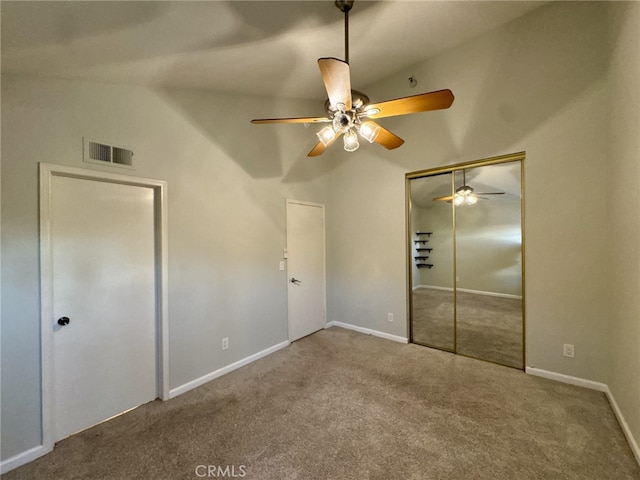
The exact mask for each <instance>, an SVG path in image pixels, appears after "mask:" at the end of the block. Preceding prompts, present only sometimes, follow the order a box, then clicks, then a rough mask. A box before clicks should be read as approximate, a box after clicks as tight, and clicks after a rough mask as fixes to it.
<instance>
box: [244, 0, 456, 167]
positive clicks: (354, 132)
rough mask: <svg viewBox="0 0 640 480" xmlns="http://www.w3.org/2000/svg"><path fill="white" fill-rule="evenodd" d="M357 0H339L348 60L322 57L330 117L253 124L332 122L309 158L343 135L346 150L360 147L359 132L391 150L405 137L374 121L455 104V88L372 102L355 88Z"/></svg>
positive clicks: (263, 120) (259, 121) (346, 58)
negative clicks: (352, 38)
mask: <svg viewBox="0 0 640 480" xmlns="http://www.w3.org/2000/svg"><path fill="white" fill-rule="evenodd" d="M353 2H354V0H335V5H336V6H337V7H338V8H339V9H340V10H341V11H342V12H344V27H345V28H344V31H345V60H344V61H343V60H339V59H337V58H320V59H318V66H319V67H320V73H321V75H322V81H323V82H324V86H325V88H326V90H327V94H328V96H329V99H328V100H327V101H326V102H325V111H326V112H327V116H326V117H301V118H261V119H255V120H251V123H256V124H263V123H307V124H309V123H328V124H329V125H327V126H325V127H324V128H322V130H320V131H319V132H318V133H316V135H317V136H318V139H319V140H320V141H319V142H318V143H317V144H316V146H315V147H313V149H312V150H311V151H310V152H309V153H308V154H307V156H309V157H315V156H318V155H322V153H324V151H325V150H326V149H327V147H329V146H330V145H331V144H333V142H335V141H336V140H337V139H338V138H340V136H343V139H344V149H345V150H346V151H348V152H353V151H354V150H357V149H358V147H359V146H360V144H359V143H358V134H359V135H360V137H362V138H364V139H365V140H367V141H368V142H370V143H373V142H376V143H377V144H379V145H382V146H383V147H385V148H386V149H388V150H392V149H394V148H398V147H399V146H400V145H402V144H403V143H404V140H403V139H401V138H400V137H398V136H397V135H395V134H394V133H392V132H390V131H389V130H387V129H386V128H384V127H383V126H381V125H380V124H378V123H376V122H374V121H372V120H373V119H377V118H384V117H395V116H398V115H407V114H409V113H418V112H426V111H429V110H439V109H445V108H449V107H450V106H451V104H452V103H453V98H454V97H453V93H451V90H438V91H435V92H430V93H422V94H419V95H413V96H410V97H402V98H397V99H395V100H387V101H384V102H380V103H374V104H371V103H369V97H367V96H366V95H365V94H364V93H361V92H358V91H356V90H351V73H350V70H349V10H351V8H352V7H353Z"/></svg>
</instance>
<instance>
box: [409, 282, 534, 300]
mask: <svg viewBox="0 0 640 480" xmlns="http://www.w3.org/2000/svg"><path fill="white" fill-rule="evenodd" d="M421 288H428V289H430V290H444V291H446V292H453V287H439V286H437V285H416V286H415V287H413V290H414V291H415V290H419V289H421ZM457 290H458V292H465V293H473V294H474V295H486V296H488V297H500V298H513V299H516V300H522V295H513V294H511V293H499V292H487V291H484V290H470V289H468V288H457Z"/></svg>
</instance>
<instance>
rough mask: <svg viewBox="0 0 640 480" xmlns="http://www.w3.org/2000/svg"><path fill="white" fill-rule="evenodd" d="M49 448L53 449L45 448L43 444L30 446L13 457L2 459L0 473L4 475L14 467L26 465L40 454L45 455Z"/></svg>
mask: <svg viewBox="0 0 640 480" xmlns="http://www.w3.org/2000/svg"><path fill="white" fill-rule="evenodd" d="M51 450H53V449H52V448H45V447H44V445H38V446H37V447H33V448H30V449H29V450H25V451H24V452H22V453H19V454H17V455H14V456H13V457H9V458H7V459H6V460H3V461H2V463H0V474H2V475H4V474H5V473H7V472H9V471H11V470H13V469H14V468H18V467H21V466H22V465H26V464H27V463H29V462H33V461H34V460H35V459H36V458H40V457H41V456H43V455H46V454H47V453H49V452H50V451H51Z"/></svg>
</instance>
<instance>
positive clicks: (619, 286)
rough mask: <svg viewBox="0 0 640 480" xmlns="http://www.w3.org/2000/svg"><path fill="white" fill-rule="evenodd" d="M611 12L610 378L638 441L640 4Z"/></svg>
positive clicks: (609, 177) (639, 349)
mask: <svg viewBox="0 0 640 480" xmlns="http://www.w3.org/2000/svg"><path fill="white" fill-rule="evenodd" d="M613 13H614V14H613V15H612V17H611V26H612V34H613V38H612V40H613V54H612V56H611V67H610V71H609V90H608V102H609V129H608V136H607V163H608V165H609V168H608V169H607V170H606V172H607V178H608V181H607V183H606V186H607V187H608V192H609V196H608V200H609V210H608V222H606V223H605V226H606V230H607V232H608V245H607V253H608V255H607V256H606V257H605V258H606V259H607V263H608V265H609V268H610V277H609V278H610V280H611V284H610V293H611V300H612V302H611V310H610V312H609V313H608V315H607V316H606V318H605V319H604V321H605V323H606V325H607V329H608V332H609V337H608V339H609V351H610V361H609V368H608V372H607V373H608V378H607V383H608V384H609V387H610V389H611V391H612V392H613V395H614V397H615V399H616V402H617V403H618V405H619V407H620V409H621V410H622V412H623V414H624V417H625V419H626V421H627V423H628V425H629V428H630V429H631V431H632V432H633V435H634V437H635V439H636V441H640V374H639V373H638V372H640V294H639V292H640V136H639V132H640V81H639V78H640V41H639V40H638V39H640V3H636V2H629V3H625V4H623V5H620V6H618V8H616V10H615V11H614V12H613ZM638 461H640V458H638Z"/></svg>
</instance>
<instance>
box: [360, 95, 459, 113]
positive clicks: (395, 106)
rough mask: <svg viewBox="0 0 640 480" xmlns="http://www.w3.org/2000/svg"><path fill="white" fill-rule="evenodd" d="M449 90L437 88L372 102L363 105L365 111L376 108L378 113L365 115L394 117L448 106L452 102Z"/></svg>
mask: <svg viewBox="0 0 640 480" xmlns="http://www.w3.org/2000/svg"><path fill="white" fill-rule="evenodd" d="M453 98H454V97H453V93H451V90H438V91H436V92H430V93H422V94H420V95H413V96H411V97H402V98H396V99H395V100H387V101H386V102H381V103H374V104H372V105H368V106H367V107H365V111H367V110H372V109H377V110H380V111H379V112H378V113H373V114H371V115H367V116H368V117H369V118H384V117H395V116H397V115H407V114H409V113H418V112H427V111H429V110H440V109H443V108H449V107H450V106H451V104H452V103H453Z"/></svg>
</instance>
